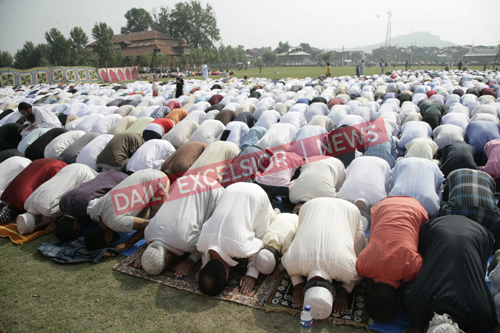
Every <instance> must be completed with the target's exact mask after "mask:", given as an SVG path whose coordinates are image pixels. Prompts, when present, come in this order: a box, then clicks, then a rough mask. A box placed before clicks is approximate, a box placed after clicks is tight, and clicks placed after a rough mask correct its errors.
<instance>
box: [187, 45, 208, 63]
mask: <svg viewBox="0 0 500 333" xmlns="http://www.w3.org/2000/svg"><path fill="white" fill-rule="evenodd" d="M189 57H190V58H191V65H201V63H202V62H203V61H205V54H204V52H203V50H202V49H198V48H192V49H191V51H190V52H189Z"/></svg>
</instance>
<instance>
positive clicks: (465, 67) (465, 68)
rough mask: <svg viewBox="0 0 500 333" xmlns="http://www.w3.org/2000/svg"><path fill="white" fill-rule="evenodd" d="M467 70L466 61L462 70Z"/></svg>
mask: <svg viewBox="0 0 500 333" xmlns="http://www.w3.org/2000/svg"><path fill="white" fill-rule="evenodd" d="M466 70H467V61H466V62H465V63H464V71H466Z"/></svg>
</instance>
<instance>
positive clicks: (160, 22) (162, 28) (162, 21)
mask: <svg viewBox="0 0 500 333" xmlns="http://www.w3.org/2000/svg"><path fill="white" fill-rule="evenodd" d="M151 15H152V16H153V25H152V27H153V29H154V30H156V31H159V32H162V33H164V34H166V35H170V12H169V9H168V7H163V6H161V7H160V9H157V8H156V7H155V8H153V9H152V10H151Z"/></svg>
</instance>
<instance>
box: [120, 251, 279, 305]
mask: <svg viewBox="0 0 500 333" xmlns="http://www.w3.org/2000/svg"><path fill="white" fill-rule="evenodd" d="M146 247H147V245H144V246H142V247H141V248H140V249H138V250H137V251H135V252H134V253H133V254H132V255H130V256H129V257H127V259H125V260H124V261H122V262H121V263H119V264H116V265H115V266H114V267H113V269H114V270H116V271H119V272H122V273H125V274H129V275H132V276H136V277H140V278H143V279H146V280H150V281H154V282H158V283H161V284H164V285H166V286H169V287H173V288H176V289H180V290H186V291H189V292H192V293H195V294H200V295H205V294H203V293H202V292H201V291H200V289H199V288H198V283H197V282H196V273H197V272H198V270H199V268H200V267H201V261H200V262H198V264H196V265H195V266H194V267H193V269H192V270H191V271H190V272H189V273H188V274H187V275H186V276H184V277H182V278H176V277H175V274H174V269H175V264H171V265H169V266H168V267H167V268H166V269H165V270H164V271H163V272H162V273H161V274H160V275H156V276H152V275H149V274H148V273H146V271H144V269H143V268H142V266H141V257H142V254H143V253H144V250H145V249H146ZM245 272H246V260H242V263H240V264H238V265H237V266H236V267H233V268H231V270H230V271H229V281H228V284H227V286H226V288H225V289H224V291H223V292H222V293H221V294H220V295H219V296H215V297H214V298H217V299H221V300H224V301H230V302H235V303H238V304H242V305H246V306H249V307H252V308H260V307H261V306H262V304H263V303H264V301H265V298H266V296H267V295H268V294H269V291H270V290H271V289H272V288H273V285H274V281H270V280H269V279H267V278H266V277H265V276H263V275H261V276H260V277H259V278H258V279H257V281H256V282H255V287H254V290H252V292H251V293H249V294H247V295H243V294H241V293H240V292H239V291H238V289H239V282H240V279H241V278H242V277H243V276H244V275H245ZM205 296H207V295H205ZM208 297H210V296H208Z"/></svg>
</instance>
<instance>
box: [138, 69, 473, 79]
mask: <svg viewBox="0 0 500 333" xmlns="http://www.w3.org/2000/svg"><path fill="white" fill-rule="evenodd" d="M212 69H214V70H215V68H212ZM226 69H228V68H223V70H226ZM276 69H278V72H279V73H278V74H275V73H274V71H275V70H276ZM404 69H405V67H404V66H396V67H394V68H393V67H392V66H391V67H389V68H386V70H385V72H386V73H387V71H389V70H390V71H392V70H404ZM411 69H412V70H417V69H418V66H412V68H411ZM420 69H422V70H443V69H442V68H441V67H440V66H423V65H422V66H421V67H420ZM469 69H474V70H482V69H483V67H482V66H469ZM229 70H232V71H234V72H235V75H231V77H237V78H238V79H242V78H243V77H244V76H248V77H249V78H252V77H253V78H256V77H264V78H268V79H269V78H270V79H281V78H285V79H287V78H306V77H310V78H313V79H317V78H318V76H319V75H325V73H326V67H324V68H321V66H314V67H313V66H310V67H307V66H304V67H262V73H259V67H254V68H249V69H247V70H241V71H239V70H237V69H235V68H229ZM380 70H381V68H380V67H365V75H374V74H380ZM344 75H350V76H355V75H356V67H355V66H343V67H332V77H335V76H344ZM209 77H210V78H212V79H214V80H215V79H222V78H224V76H222V75H214V76H209ZM200 78H201V79H203V77H200V76H190V77H187V78H185V79H198V80H199V79H200ZM168 80H173V79H172V78H169V79H160V81H168ZM149 81H152V80H149ZM128 82H133V81H128Z"/></svg>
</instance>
